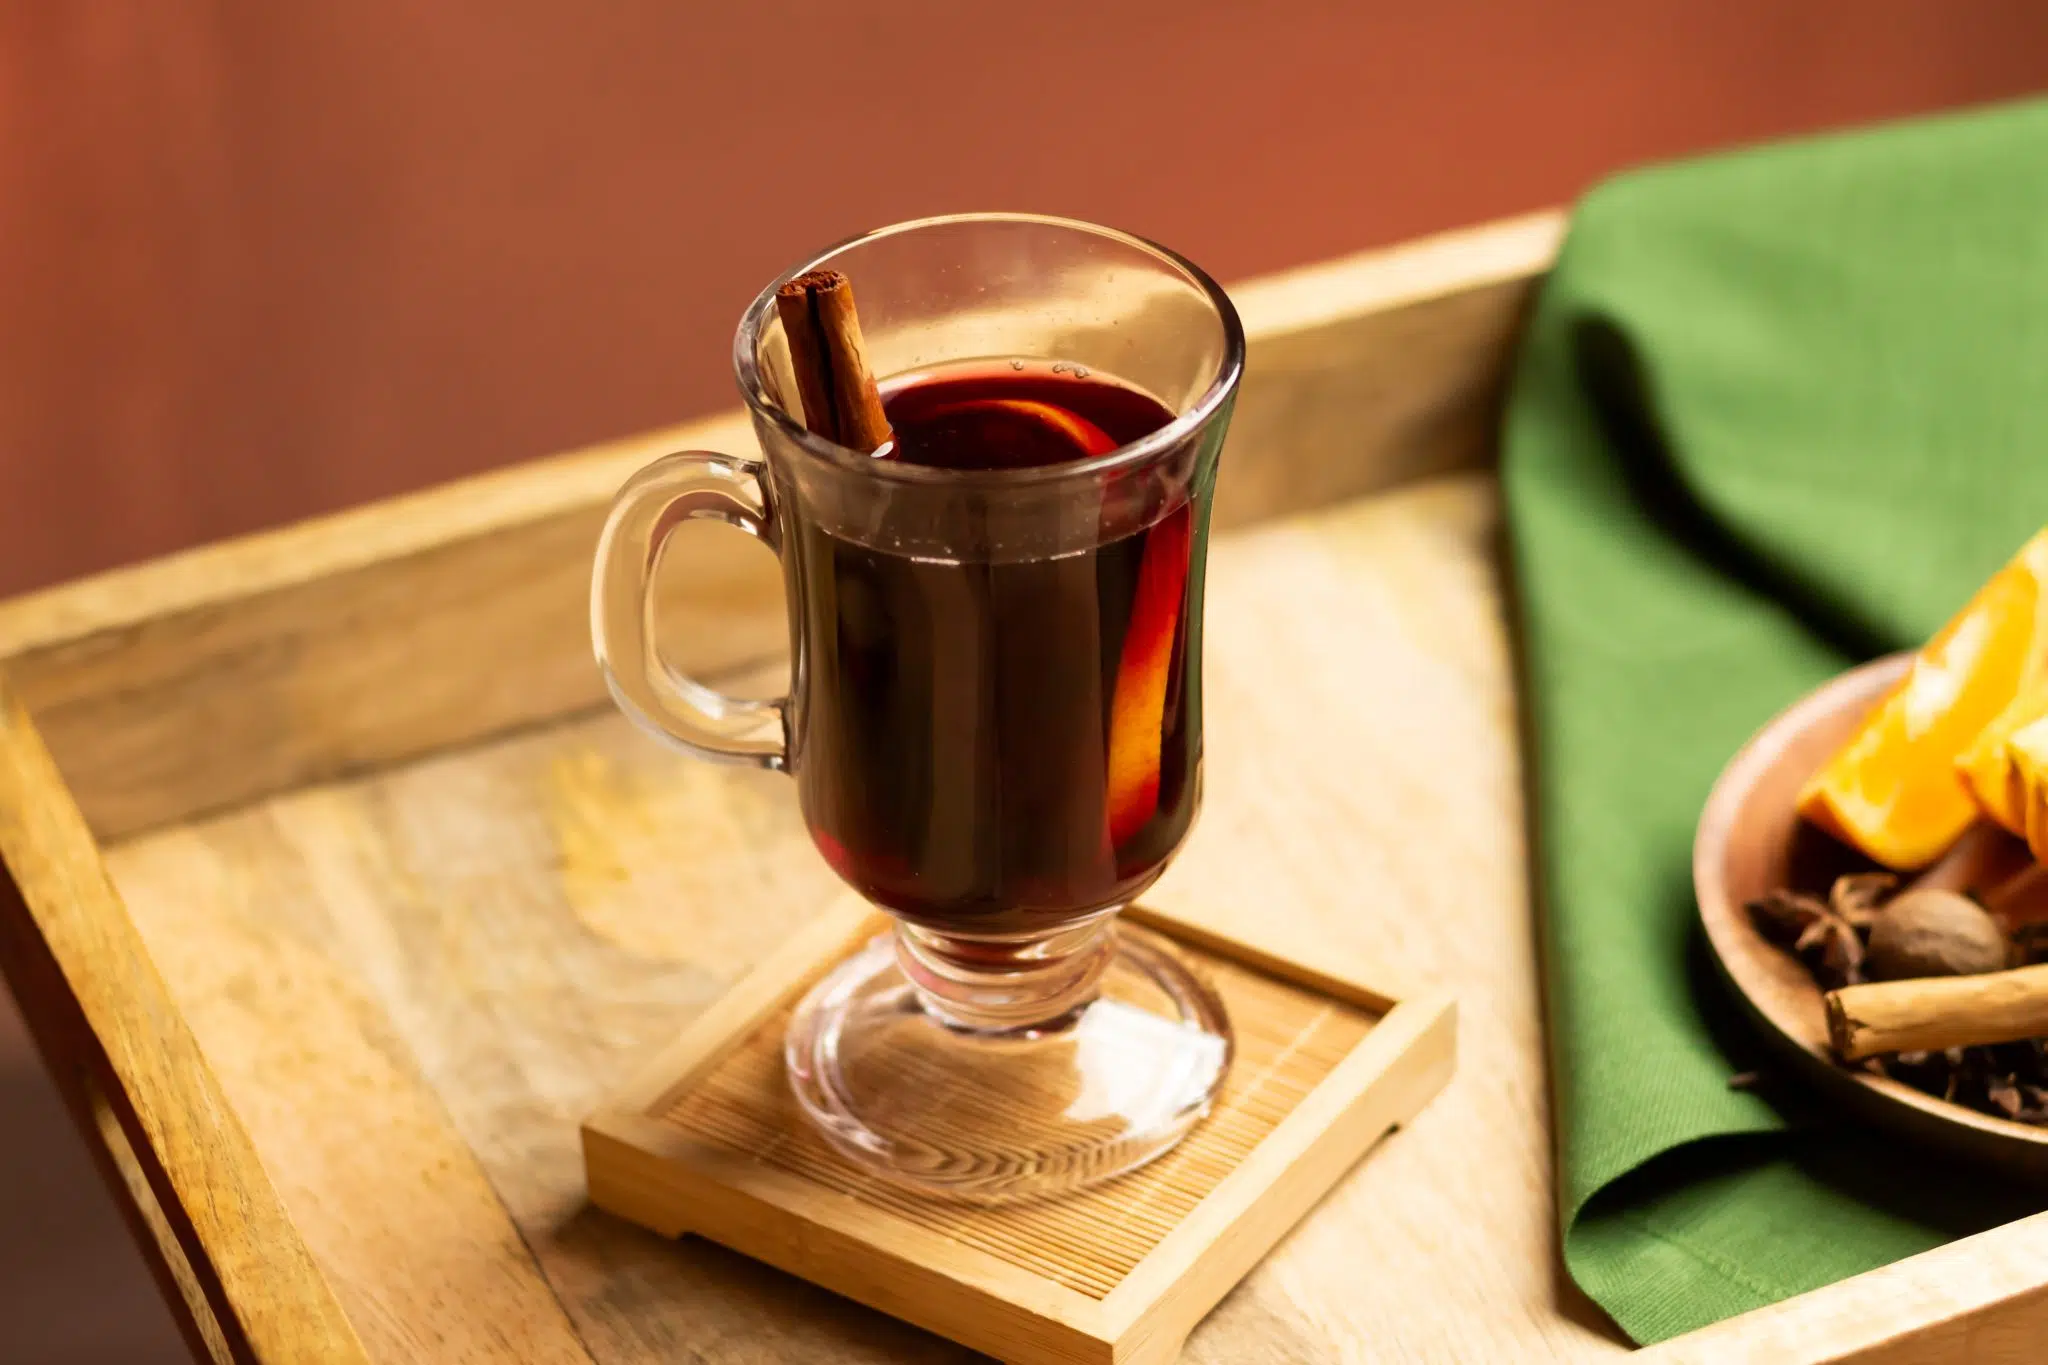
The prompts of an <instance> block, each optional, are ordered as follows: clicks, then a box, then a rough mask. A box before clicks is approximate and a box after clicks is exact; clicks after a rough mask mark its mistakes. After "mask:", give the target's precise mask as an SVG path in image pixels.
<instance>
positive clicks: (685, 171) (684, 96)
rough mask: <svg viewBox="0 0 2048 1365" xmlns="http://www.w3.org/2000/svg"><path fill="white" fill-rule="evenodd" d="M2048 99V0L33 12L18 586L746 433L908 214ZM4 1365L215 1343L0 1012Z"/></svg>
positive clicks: (22, 213)
mask: <svg viewBox="0 0 2048 1365" xmlns="http://www.w3.org/2000/svg"><path fill="white" fill-rule="evenodd" d="M2044 87H2048V5H2043V4H2041V3H2040V0H1863V3H1859V4H1854V5H1850V4H1826V5H1788V4H1783V3H1780V2H1779V0H1633V2H1626V0H1556V2H1555V3H1549V4H1542V5H1537V4H1529V3H1521V2H1520V0H1498V3H1494V4H1478V3H1471V2H1470V0H1408V2H1407V3H1393V2H1392V0H1348V3H1338V2H1334V0H1333V2H1329V3H1326V2H1325V0H1296V2H1295V3H1291V4H1290V3H1281V4H1277V5H1269V6H1256V7H1255V6H1253V5H1250V4H1247V3H1242V2H1241V0H1240V2H1239V3H1231V2H1229V0H1180V2H1179V3H1163V0H1078V3H1066V4H1059V3H1048V4H1038V5H1026V4H1015V3H1012V4H994V3H987V2H986V0H979V2H977V0H831V2H827V0H600V3H573V0H557V3H547V2H546V0H498V2H497V3H491V4H483V3H474V0H472V2H471V3H417V0H415V2H414V3H402V2H401V0H286V2H282V3H267V2H266V0H241V2H240V3H230V2H229V0H71V3H65V2H64V0H15V3H12V4H0V592H11V591H17V590H20V589H24V588H28V587H33V586H37V585H41V584H45V583H50V582H54V581H57V580H59V579H63V578H66V577H70V576H73V575H76V574H80V573H84V572H88V571H91V570H94V569H98V568H103V567H107V566H109V565H112V564H116V563H122V562H126V561H130V560H134V559H138V558H142V557H145V556H148V555H153V554H158V553H161V552H164V551H167V550H171V549H175V548H178V547H180V546H183V545H188V544H192V543H195V542H198V541H202V540H207V539H211V538H214V537H218V536H222V535H228V534H233V533H237V532H242V531H247V530H252V529H255V528H257V527H261V526H266V525H271V524H275V523H277V522H280V521H284V520H288V519H291V518H295V517H299V516H303V515H307V514H311V513H315V512H320V511H326V510H330V509H333V508H336V507H340V506H344V505H347V504H350V503H353V502H358V501H361V500H363V499H366V498H373V497H377V496H381V495H384V494H389V493H393V492H397V491H399V490H402V489H407V488H413V487H417V486H420V485H422V484H427V483H431V482H435V481H438V480H441V479H445V478H449V477H452V476H455V475H459V474H464V473H468V472H472V471H475V470H479V469H483V468H487V467H490V466H493V465H497V464H502V463H506V462H509V461H513V460H518V459H523V458H526V457H529V456H534V455H539V454H543V453H546V452H549V451H553V450H558V449H561V448H564V447H567V446H572V445H576V444H579V443H582V442H586V441H590V440H595V439H599V438H602V437H605V436H609V435H613V434H617V433H620V432H624V431H629V430H633V429H636V428H642V427H647V426H652V425H655V424H658V423H663V422H669V421H673V420H676V419H679V418H682V417H685V416H689V415H692V414H695V413H699V412H703V411H706V410H709V409H712V408H716V407H720V406H723V405H725V404H727V403H729V402H731V401H732V394H731V388H730V381H729V379H728V378H727V373H726V367H725V366H726V362H725V351H726V346H727V341H728V338H729V335H730V332H731V328H732V325H733V322H734V321H735V319H736V318H737V316H738V314H739V311H740V309H741V308H742V306H743V305H744V304H745V303H746V301H747V300H748V299H749V298H750V297H751V296H752V295H753V293H754V291H755V290H756V289H757V288H758V287H759V285H760V284H761V283H762V282H764V281H765V280H766V279H768V278H769V277H770V276H771V275H772V274H774V273H775V272H776V271H777V270H779V269H780V268H782V267H783V266H784V265H786V264H787V263H788V262H790V261H791V260H793V259H795V258H796V257H798V256H799V255H800V254H802V253H803V252H805V251H806V250H807V249H809V248H811V247H813V246H816V245H819V244H821V243H823V242H826V241H829V240H832V239H835V238H838V237H841V236H845V235H848V234H850V233H853V232H856V231H859V230H861V229H863V228H866V227H870V226H874V225H876V224H879V223H883V222H888V221H890V220H893V219H898V218H905V217H912V216H916V215H921V214H928V213H935V212H943V211H947V210H957V209H968V208H1032V209H1037V210H1041V211H1045V212H1052V213H1064V214H1074V215H1078V216H1081V217H1086V218H1094V219H1099V220H1102V221H1106V222H1111V223H1115V224H1118V225H1120V226H1124V227H1128V228H1131V229H1133V230H1135V231H1138V232H1141V233H1144V234H1146V235H1148V236H1153V237H1157V238H1160V239H1162V240H1164V241H1167V242H1169V243H1171V244H1173V245H1174V246H1176V247H1179V248H1180V249H1181V250H1183V251H1185V252H1187V253H1188V254H1190V255H1191V256H1193V257H1195V258H1196V259H1198V260H1200V261H1202V262H1203V263H1204V264H1206V265H1207V266H1209V267H1210V268H1211V269H1212V270H1213V271H1214V272H1215V273H1217V274H1218V275H1220V276H1221V277H1223V278H1224V279H1226V280H1228V279H1234V278H1239V277H1242V276H1245V275H1248V274H1252V273H1255V272H1259V271H1266V270H1273V269H1277V268H1280V267H1283V266H1287V265H1293V264H1297V263H1301V262H1306V261H1310V260H1315V259H1319V258H1322V257H1326V256H1330V255H1335V254H1339V253H1343V252H1347V251H1352V250H1355V249H1358V248H1361V247H1366V246H1371V245H1376V244H1381V243H1386V242H1390V241H1395V240H1398V239H1400V238H1403V237H1406V236H1411V235H1415V234H1418V233H1423V232H1428V231H1432V230H1435V229H1439V228H1444V227H1450V226H1455V225H1459V224H1462V223H1467V222H1471V221H1475V220H1478V219H1483V218H1488V217H1492V216H1497V215H1501V214H1506V213H1511V212H1515V211H1518V210H1522V209H1527V208H1533V207H1537V206H1541V205H1545V204H1551V203H1557V202H1561V201H1564V200H1568V199H1569V198H1571V197H1572V196H1573V195H1574V194H1576V193H1577V192H1578V191H1579V190H1580V189H1582V188H1583V187H1584V186H1585V185H1586V184H1588V183H1589V182H1591V181H1592V180H1594V179H1595V178H1597V177H1599V176H1601V175H1604V174H1606V173H1608V172H1610V171H1612V170H1614V169H1617V168H1619V167H1621V166H1624V165H1628V164H1631V163H1634V162H1639V161H1643V160H1648V159H1654V158H1661V157H1667V156H1672V155H1677V154H1681V153H1685V152H1690V151H1694V150H1697V149H1701V148H1705V147H1710V146H1716V145H1722V144H1726V143H1731V142H1741V141H1748V140H1753V139H1757V138H1762V137H1768V136H1774V135H1778V134H1783V133H1788V132H1795V131H1803V130H1807V129H1812V128H1818V127H1824V126H1831V125H1838V124H1845V123H1854V122H1861V121H1866V120H1871V119H1876V118H1882V117H1887V116H1892V115H1897V114H1904V113H1909V112H1913V111H1917V110H1923V109H1931V108H1938V107H1945V106H1950V105H1956V104H1962V103H1969V102H1975V101H1981V100H1988V99H1995V98H2002V97H2006V96H2010V95H2015V94H2020V93H2024V92H2027V91H2030V90H2037V89H2041V88H2044ZM0 1348H4V1349H0V1357H5V1358H7V1359H10V1360H11V1359H17V1358H19V1359H24V1360H38V1361H54V1362H78V1363H79V1365H83V1362H87V1361H109V1362H114V1361H118V1362H124V1365H125V1363H128V1362H141V1361H145V1360H166V1361H167V1360H173V1359H178V1358H181V1357H182V1351H181V1350H180V1348H179V1347H178V1346H177V1344H176V1341H175V1338H174V1337H172V1336H171V1334H170V1328H169V1324H168V1321H167V1319H166V1318H165V1316H164V1314H163V1311H162V1309H161V1307H160V1306H159V1305H158V1304H157V1303H156V1301H155V1295H154V1290H153V1289H152V1288H151V1287H150V1286H149V1285H148V1283H147V1282H146V1280H145V1279H144V1278H143V1276H142V1273H141V1270H140V1267H139V1264H138V1263H137V1262H136V1261H135V1260H134V1257H133V1255H132V1253H130V1252H129V1251H128V1250H127V1248H126V1243H125V1234H124V1233H123V1232H122V1230H121V1228H120V1225H119V1224H118V1222H116V1221H115V1220H114V1218H113V1215H112V1212H111V1209H110V1208H109V1207H108V1206H107V1205H106V1204H105V1202H104V1200H103V1198H102V1197H101V1196H100V1195H99V1193H98V1191H97V1188H96V1186H95V1184H94V1181H93V1177H92V1175H91V1171H90V1168H89V1167H88V1166H87V1165H86V1164H85V1162H84V1159H83V1156H82V1154H81V1152H80V1150H79V1149H78V1148H77V1146H76V1143H75V1141H74V1140H73V1139H72V1138H71V1137H70V1135H69V1133H68V1132H66V1131H65V1130H64V1126H63V1124H62V1121H61V1118H60V1115H59V1111H58V1109H57V1107H56V1104H55V1099H54V1096H52V1095H51V1094H50V1093H49V1091H48V1089H47V1087H46V1085H45V1084H44V1082H43V1080H42V1078H41V1077H40V1076H39V1075H38V1074H37V1073H36V1071H35V1069H34V1066H33V1064H32V1063H31V1062H29V1061H28V1060H27V1058H26V1055H25V1054H24V1053H23V1051H22V1049H21V1045H20V1040H19V1038H18V1035H16V1034H15V1033H14V1025H13V1023H12V1022H11V1020H10V1019H9V1018H8V1017H7V1015H6V1013H5V1002H4V999H0Z"/></svg>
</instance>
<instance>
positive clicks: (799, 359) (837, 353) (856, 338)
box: [775, 270, 891, 454]
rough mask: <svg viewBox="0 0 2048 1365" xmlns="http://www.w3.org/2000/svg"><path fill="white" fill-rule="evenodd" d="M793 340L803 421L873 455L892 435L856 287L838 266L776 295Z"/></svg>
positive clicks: (830, 438)
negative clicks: (855, 301)
mask: <svg viewBox="0 0 2048 1365" xmlns="http://www.w3.org/2000/svg"><path fill="white" fill-rule="evenodd" d="M775 311H776V313H777V314H778V315H779V316H780V317H781V318H782V331H783V334H784V335H785V336H786V337H787V338H788V339H789V359H790V365H791V367H792V368H793V369H794V370H795V371H796V387H797V397H798V399H799V400H800V401H801V402H802V403H803V408H804V413H803V416H804V425H805V426H807V427H809V428H810V429H811V430H812V431H813V432H815V433H816V434H817V435H819V436H822V437H824V438H825V439H826V440H828V441H832V442H835V443H837V444H839V445H843V446H845V447H847V448H848V449H850V450H858V451H860V452H861V453H863V454H872V453H874V452H875V451H877V450H879V449H881V447H882V446H884V445H885V444H887V443H888V442H889V440H890V439H891V432H890V430H889V419H888V417H887V416H886V415H884V413H883V411H882V397H881V394H880V393H879V392H878V391H877V390H876V388H875V376H874V374H873V373H872V372H871V371H870V370H869V369H868V358H867V347H866V345H865V344H864V343H863V342H862V340H861V335H860V315H859V314H858V313H857V312H856V311H855V310H854V306H853V285H852V283H851V282H850V281H849V280H848V279H847V278H846V276H845V275H843V274H841V273H840V272H839V271H837V270H812V271H808V272H806V273H804V274H802V275H799V276H797V277H796V278H795V279H793V280H791V281H790V282H789V283H788V284H785V285H783V286H782V288H781V289H779V290H777V291H776V293H775Z"/></svg>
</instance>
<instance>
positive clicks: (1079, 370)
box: [1073, 365, 1088, 379]
mask: <svg viewBox="0 0 2048 1365" xmlns="http://www.w3.org/2000/svg"><path fill="white" fill-rule="evenodd" d="M1073 370H1074V378H1076V379H1086V378H1087V377H1088V367H1087V366H1086V365H1076V366H1074V367H1073Z"/></svg>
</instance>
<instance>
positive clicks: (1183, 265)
mask: <svg viewBox="0 0 2048 1365" xmlns="http://www.w3.org/2000/svg"><path fill="white" fill-rule="evenodd" d="M959 223H1024V224H1034V225H1037V226H1041V227H1053V228H1066V229H1070V230H1073V231H1078V232H1085V233H1089V234H1091V235H1093V236H1097V237H1106V238H1109V239H1111V240H1113V241H1117V242H1122V243H1123V244H1125V245H1126V246H1131V247H1136V248H1137V249H1138V250H1140V251H1144V252H1147V253H1149V254H1151V255H1153V256H1155V257H1158V258H1160V259H1162V260H1164V261H1166V262H1167V263H1168V264H1170V265H1172V266H1173V267H1175V268H1176V269H1178V270H1180V271H1181V272H1182V273H1183V274H1185V275H1186V276H1187V277H1188V278H1189V279H1190V280H1192V281H1193V282H1194V283H1195V285H1196V287H1198V288H1199V289H1200V290H1201V291H1202V293H1203V294H1204V295H1205V296H1206V297H1207V298H1208V300H1209V304H1210V306H1211V307H1212V308H1214V309H1215V310H1216V315H1217V318H1218V320H1219V321H1220V322H1221V323H1222V324H1223V358H1222V360H1221V362H1220V363H1219V364H1218V365H1217V367H1216V374H1215V377H1214V378H1213V379H1211V380H1210V381H1209V385H1208V387H1207V388H1205V389H1204V390H1203V391H1202V393H1201V396H1200V397H1198V398H1196V399H1195V401H1194V402H1192V403H1190V404H1188V406H1187V408H1186V409H1185V410H1184V411H1181V412H1177V413H1175V414H1174V417H1173V420H1172V421H1170V422H1168V423H1166V425H1164V426H1162V427H1160V428H1159V429H1158V430H1156V431H1153V432H1150V433H1148V434H1146V435H1144V436H1141V437H1139V438H1138V439H1137V440H1135V441H1131V442H1128V443H1127V444H1124V445H1120V446H1118V447H1117V448H1116V449H1115V450H1111V451H1107V452H1105V453H1103V454H1101V455H1091V456H1088V457H1087V458H1085V459H1079V460H1069V461H1066V462H1065V463H1062V464H1048V465H1032V466H1029V467H1026V468H1023V469H967V470H962V469H944V468H938V467H935V466H929V465H917V464H910V463H908V462H907V461H903V460H878V459H876V458H875V457H874V456H873V455H870V454H867V453H865V452H863V451H857V450H853V449H851V448H849V447H847V446H843V445H840V444H839V443H837V442H836V441H828V440H826V439H825V438H824V437H822V436H819V435H818V434H816V433H815V432H813V431H811V430H810V428H808V427H806V426H804V425H803V424H802V423H800V422H798V421H796V420H795V419H794V418H792V417H791V416H790V415H789V413H788V412H787V411H785V410H784V409H783V408H782V406H781V405H780V404H778V403H777V402H776V401H775V400H774V398H773V397H772V396H771V395H770V394H769V392H768V389H767V385H766V384H765V383H764V382H763V381H762V378H761V366H760V361H759V356H758V352H759V349H760V346H759V341H760V335H761V328H762V326H763V325H764V324H765V322H766V320H767V315H768V314H769V312H771V311H772V310H773V309H774V307H775V294H776V291H777V290H779V289H781V288H782V286H783V285H785V284H787V283H789V282H790V281H791V280H793V279H795V278H796V277H797V276H799V275H801V274H803V273H805V272H806V271H810V270H816V269H818V268H819V267H820V266H823V265H825V264H826V263H827V262H829V261H830V260H832V258H834V257H835V256H838V255H839V254H840V253H841V252H844V251H846V250H847V249H848V248H850V247H854V246H858V245H860V244H861V243H863V242H872V241H878V240H880V239H882V238H885V237H897V236H901V235H903V234H905V233H910V232H918V231H922V230H924V229H927V228H934V227H950V226H953V225H955V224H959ZM1055 358H1057V357H1055ZM732 361H733V372H734V375H735V376H736V378H737V379H738V381H739V388H740V396H741V397H742V398H743V399H745V400H746V404H747V406H748V407H749V408H750V409H752V410H753V412H754V414H755V415H756V416H757V417H760V418H762V419H763V420H766V421H768V422H770V423H772V424H773V425H774V426H775V427H776V428H777V430H779V431H780V432H782V434H783V435H784V436H786V437H788V438H789V439H790V440H791V441H793V442H795V443H796V445H797V446H798V447H800V448H801V449H803V450H805V451H807V452H809V453H810V454H812V455H814V456H816V457H818V458H819V459H821V460H824V461H825V462H826V463H827V464H830V465H833V466H834V467H836V468H839V469H843V470H846V471H847V472H849V473H856V474H861V475H864V476H866V477H868V478H879V479H886V480H889V481H892V482H901V483H916V484H952V485H956V486H958V485H970V486H974V487H980V488H988V487H1017V486H1020V485H1029V484H1040V483H1055V482H1058V481H1060V480H1063V479H1073V478H1088V477H1092V476H1097V475H1102V474H1109V473H1114V472H1116V471H1118V470H1122V469H1126V468H1131V467H1135V466H1139V465H1142V464H1144V463H1145V462H1146V461H1147V460H1150V459H1152V458H1154V457H1155V456H1158V455H1159V454H1161V453H1162V452H1164V451H1167V450H1170V449H1173V448H1174V447H1177V446H1178V445H1180V444H1181V443H1182V442H1183V441H1185V440H1186V439H1187V438H1188V437H1189V435H1190V434H1192V433H1193V432H1195V431H1197V430H1199V429H1200V428H1201V427H1202V426H1204V425H1205V424H1206V423H1207V422H1208V421H1209V420H1210V419H1211V418H1212V417H1214V416H1215V414H1216V412H1217V410H1218V409H1219V408H1221V407H1222V406H1223V404H1224V403H1225V402H1226V401H1227V400H1228V399H1229V397H1230V395H1231V392H1232V391H1233V390H1234V389H1236V387H1237V384H1238V380H1239V379H1240V378H1241V377H1242V375H1243V374H1244V324H1243V323H1242V322H1241V321H1240V320H1239V318H1238V316H1237V308H1236V306H1235V305H1234V304H1232V303H1231V301H1230V296H1229V295H1228V294H1226V293H1224V292H1223V286H1221V285H1219V284H1217V283H1216V281H1215V280H1214V279H1212V278H1210V276H1209V272H1208V271H1206V270H1204V269H1202V268H1201V267H1200V266H1198V265H1196V264H1195V263H1194V262H1193V261H1191V260H1189V259H1188V258H1187V257H1185V256H1183V255H1181V254H1180V253H1179V252H1178V251H1175V250H1173V249H1172V248H1171V247H1166V246H1161V245H1160V244H1159V243H1157V242H1155V241H1152V240H1151V239H1150V238H1146V237H1140V236H1138V235H1137V234H1135V233H1130V232H1124V231H1122V230H1120V229H1118V228H1113V227H1105V226H1103V225H1102V224H1100V223H1091V222H1088V221H1086V220H1085V219H1080V218H1060V217H1056V216H1053V215H1050V214H1043V213H947V214H938V215H936V216H933V217H930V218H912V219H907V220H905V221H903V222H900V223H891V224H889V225H888V226H886V227H879V228H875V229H873V230H872V231H869V232H862V233H857V234H855V235H854V236H852V237H848V238H845V239H844V240H842V241H838V242H835V243H833V244H832V245H831V246H828V247H826V248H825V249H824V250H822V251H819V252H817V253H816V254H814V255H812V256H811V257H809V258H808V259H806V260H804V261H803V262H802V263H800V264H798V265H795V266H792V267H791V268H790V269H788V270H785V271H784V272H783V273H782V274H780V275H778V276H776V277H775V279H774V280H772V281H771V282H770V283H769V284H768V287H767V288H765V289H763V290H762V291H761V292H760V294H759V295H758V296H757V297H756V298H755V299H754V301H753V302H752V303H751V304H749V305H747V311H746V312H745V313H743V314H742V315H741V317H740V326H739V331H738V332H736V333H735V334H734V336H733V347H732Z"/></svg>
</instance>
